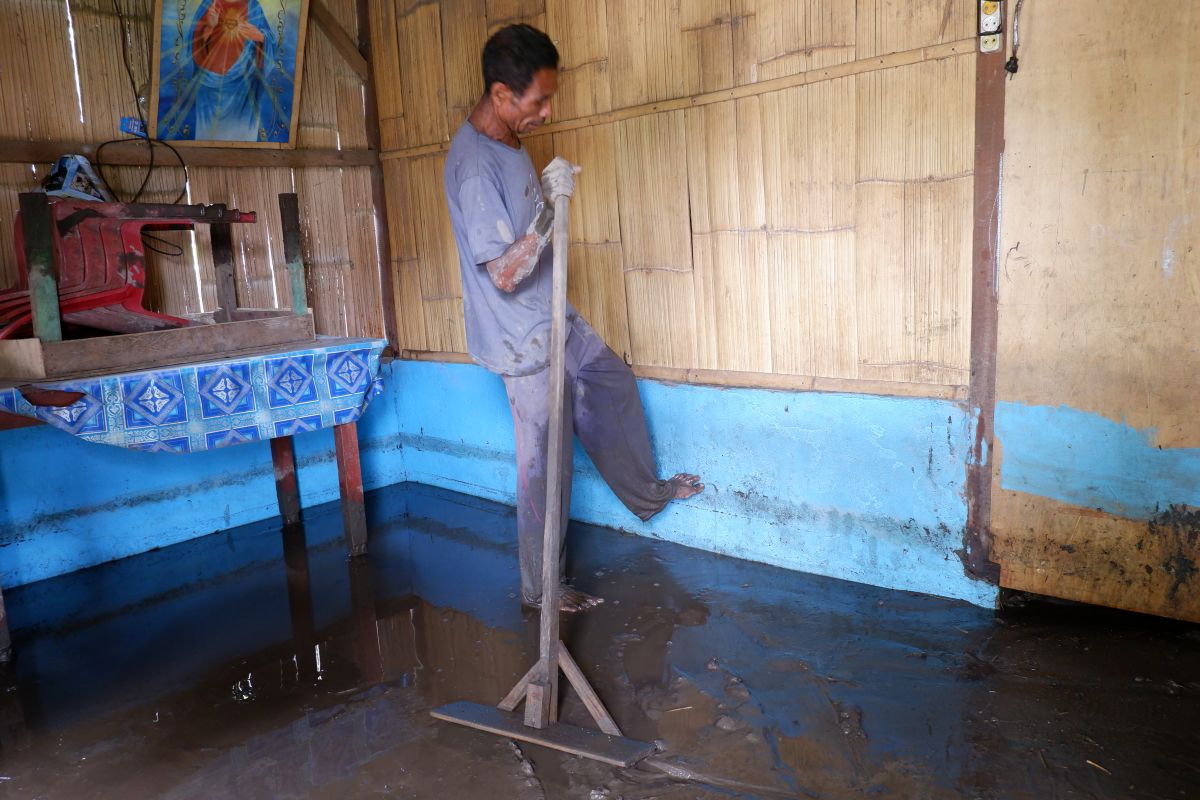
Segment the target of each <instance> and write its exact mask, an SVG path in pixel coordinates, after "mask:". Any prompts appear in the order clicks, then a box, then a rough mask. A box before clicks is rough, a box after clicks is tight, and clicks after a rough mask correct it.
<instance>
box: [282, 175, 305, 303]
mask: <svg viewBox="0 0 1200 800" xmlns="http://www.w3.org/2000/svg"><path fill="white" fill-rule="evenodd" d="M279 217H280V219H281V220H282V222H283V257H284V259H285V260H286V261H287V268H288V282H289V285H290V286H291V290H292V292H291V294H292V313H294V314H307V313H308V295H307V294H306V292H305V286H304V257H303V254H302V252H301V247H300V201H299V199H298V198H297V197H296V195H295V194H294V193H293V192H284V193H283V194H280V195H279Z"/></svg>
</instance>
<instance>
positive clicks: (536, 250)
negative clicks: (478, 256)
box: [484, 203, 554, 292]
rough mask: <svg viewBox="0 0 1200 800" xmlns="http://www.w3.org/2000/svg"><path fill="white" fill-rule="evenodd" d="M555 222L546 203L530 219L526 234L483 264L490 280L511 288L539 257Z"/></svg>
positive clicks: (552, 213)
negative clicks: (532, 218)
mask: <svg viewBox="0 0 1200 800" xmlns="http://www.w3.org/2000/svg"><path fill="white" fill-rule="evenodd" d="M553 222H554V207H553V206H551V205H550V204H549V203H545V204H544V205H543V206H542V210H541V212H540V213H539V214H538V215H537V217H535V218H534V220H533V222H532V223H530V225H529V229H528V230H526V231H525V235H524V236H522V237H521V238H520V239H517V240H516V241H515V242H513V243H512V244H511V245H510V246H509V248H508V249H507V250H505V251H504V253H503V254H501V256H500V257H499V258H494V259H492V260H491V261H489V262H487V263H486V264H485V265H484V266H485V267H486V268H487V271H488V276H489V277H491V279H492V283H494V284H495V285H496V288H497V289H499V290H500V291H502V292H513V291H515V290H516V288H517V287H518V286H520V285H521V282H522V281H524V280H525V279H526V278H528V277H529V276H530V274H531V273H532V272H533V270H534V268H535V267H537V263H538V258H540V257H541V255H542V251H543V250H545V249H546V245H548V244H549V243H550V228H551V225H552V223H553Z"/></svg>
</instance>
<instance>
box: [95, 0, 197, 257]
mask: <svg viewBox="0 0 1200 800" xmlns="http://www.w3.org/2000/svg"><path fill="white" fill-rule="evenodd" d="M112 6H113V11H114V12H115V13H116V15H117V21H118V22H119V24H120V26H121V61H122V63H123V64H124V65H125V75H126V77H128V78H129V88H130V91H131V92H132V93H133V105H134V108H135V109H137V115H138V122H140V123H141V126H142V132H143V134H142V135H141V136H126V137H122V138H118V139H109V140H108V141H106V142H101V143H100V144H99V145H98V146H97V147H96V154H95V161H96V172H97V174H98V175H99V176H100V178H101V180H104V159H103V157H102V154H103V152H104V148H106V147H109V146H111V145H114V144H119V143H120V142H134V141H136V142H145V144H146V147H147V148H148V153H147V155H148V161H147V164H146V174H145V175H144V176H142V183H141V185H140V186H138V188H137V191H136V192H134V194H133V197H132V198H131V199H130V200H129V202H130V203H136V202H138V201H139V200H141V199H142V195H143V194H145V192H146V187H147V186H149V184H150V178H151V176H152V175H153V174H154V170H155V168H156V167H158V166H159V165H157V164H155V161H154V146H155V145H156V144H161V145H162V146H163V147H166V148H167V149H168V150H170V151H171V153H172V154H174V156H175V160H176V161H177V162H178V163H179V168H180V169H182V170H183V183H182V185H181V186H180V187H179V194H177V195H176V196H175V199H174V200H173V201H171V202H172V203H173V204H177V203H179V201H180V200H182V199H183V198H184V197H186V196H187V186H188V180H189V176H188V168H187V164H186V163H185V162H184V160H183V155H182V154H181V153H180V152H179V150H178V149H176V148H175V146H174V145H172V144H171V143H170V142H166V141H163V140H162V139H158V138H151V136H150V127H149V125H148V124H147V122H146V115H145V114H144V113H143V112H142V103H141V100H140V98H139V96H138V89H137V78H135V77H134V75H133V66H132V65H131V64H130V59H129V23H128V20H127V19H126V17H125V12H124V11H123V10H122V9H121V4H120V2H119V1H118V0H112ZM105 182H106V183H107V181H105ZM143 238H144V239H146V240H148V241H147V242H146V247H147V249H149V250H153V251H154V252H156V253H159V254H160V255H165V256H172V257H179V256H182V255H183V252H184V251H183V248H182V247H180V246H179V245H177V244H174V243H172V242H168V241H167V240H166V239H163V238H161V237H158V236H154V235H153V234H148V233H146V234H143ZM151 241H153V242H158V243H159V244H161V245H163V246H165V247H169V248H172V249H170V250H163V249H160V248H158V247H155V246H154V245H153V244H151V243H150V242H151Z"/></svg>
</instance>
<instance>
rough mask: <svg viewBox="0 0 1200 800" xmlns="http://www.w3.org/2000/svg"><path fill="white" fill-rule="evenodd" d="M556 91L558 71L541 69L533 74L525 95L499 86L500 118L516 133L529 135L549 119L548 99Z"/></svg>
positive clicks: (546, 68)
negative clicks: (518, 94)
mask: <svg viewBox="0 0 1200 800" xmlns="http://www.w3.org/2000/svg"><path fill="white" fill-rule="evenodd" d="M556 91H558V70H556V69H551V68H549V67H543V68H542V69H539V70H538V71H537V72H535V73H533V80H532V81H530V82H529V85H528V86H526V87H525V93H524V94H522V95H520V96H517V95H516V94H514V93H513V92H512V90H510V89H509V88H508V87H507V86H501V95H500V103H499V109H498V111H499V112H500V116H501V118H502V119H503V120H504V121H505V123H507V124H508V127H509V128H511V129H512V130H513V131H515V132H517V133H529V132H530V131H531V130H533V129H534V128H537V127H539V126H540V125H544V124H545V123H546V121H547V120H549V119H550V98H552V97H553V96H554V93H555V92H556Z"/></svg>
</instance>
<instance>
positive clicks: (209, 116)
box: [150, 0, 308, 147]
mask: <svg viewBox="0 0 1200 800" xmlns="http://www.w3.org/2000/svg"><path fill="white" fill-rule="evenodd" d="M156 6H157V15H156V17H155V35H154V45H155V47H154V83H153V89H152V98H151V108H150V135H151V136H154V137H156V138H159V139H163V140H165V141H168V142H171V143H172V144H203V145H210V146H211V145H228V146H234V147H295V145H296V120H297V116H298V112H299V107H300V82H301V81H300V79H301V75H302V74H303V73H302V70H303V67H304V33H305V27H306V25H305V22H306V21H307V19H308V0H156Z"/></svg>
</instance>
